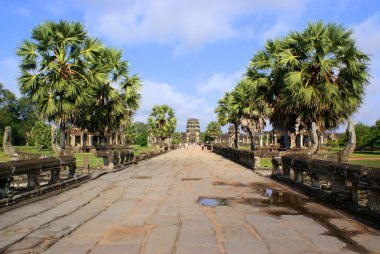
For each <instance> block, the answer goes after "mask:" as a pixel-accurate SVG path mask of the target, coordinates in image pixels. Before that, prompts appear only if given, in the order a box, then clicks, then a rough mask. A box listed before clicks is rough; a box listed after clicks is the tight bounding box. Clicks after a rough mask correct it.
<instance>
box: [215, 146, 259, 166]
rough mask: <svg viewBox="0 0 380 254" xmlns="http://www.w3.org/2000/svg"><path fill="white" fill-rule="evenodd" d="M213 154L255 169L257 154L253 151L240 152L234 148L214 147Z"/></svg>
mask: <svg viewBox="0 0 380 254" xmlns="http://www.w3.org/2000/svg"><path fill="white" fill-rule="evenodd" d="M213 152H215V153H217V154H219V155H221V156H223V157H225V158H227V159H230V160H232V161H235V162H237V163H239V164H241V165H244V166H246V167H249V168H252V169H253V168H254V166H255V153H254V152H253V151H249V150H239V149H236V148H232V147H222V146H213ZM256 164H257V162H256Z"/></svg>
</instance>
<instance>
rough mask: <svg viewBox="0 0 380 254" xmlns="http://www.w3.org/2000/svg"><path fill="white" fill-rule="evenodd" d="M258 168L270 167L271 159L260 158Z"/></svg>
mask: <svg viewBox="0 0 380 254" xmlns="http://www.w3.org/2000/svg"><path fill="white" fill-rule="evenodd" d="M260 167H268V168H271V167H272V158H260Z"/></svg>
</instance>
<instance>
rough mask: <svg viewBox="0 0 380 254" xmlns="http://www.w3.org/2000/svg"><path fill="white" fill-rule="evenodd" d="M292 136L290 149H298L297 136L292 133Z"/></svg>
mask: <svg viewBox="0 0 380 254" xmlns="http://www.w3.org/2000/svg"><path fill="white" fill-rule="evenodd" d="M289 136H290V148H296V147H297V145H296V136H295V135H294V134H293V133H292V134H290V135H289Z"/></svg>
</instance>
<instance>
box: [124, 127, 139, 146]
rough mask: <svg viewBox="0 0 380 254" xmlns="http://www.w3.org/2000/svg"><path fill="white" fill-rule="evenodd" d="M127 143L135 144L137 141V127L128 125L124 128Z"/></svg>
mask: <svg viewBox="0 0 380 254" xmlns="http://www.w3.org/2000/svg"><path fill="white" fill-rule="evenodd" d="M124 135H125V142H126V143H127V144H135V143H136V140H137V131H136V127H135V125H132V124H131V125H127V126H126V127H125V128H124Z"/></svg>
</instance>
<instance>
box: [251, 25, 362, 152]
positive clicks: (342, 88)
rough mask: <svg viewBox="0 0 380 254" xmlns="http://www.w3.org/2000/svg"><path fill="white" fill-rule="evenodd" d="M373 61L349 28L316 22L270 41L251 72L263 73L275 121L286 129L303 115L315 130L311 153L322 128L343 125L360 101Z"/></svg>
mask: <svg viewBox="0 0 380 254" xmlns="http://www.w3.org/2000/svg"><path fill="white" fill-rule="evenodd" d="M368 60H369V58H368V56H367V55H365V54H364V53H363V52H361V51H360V50H358V49H357V47H356V45H355V41H354V40H353V38H352V32H351V31H350V30H346V29H345V28H344V27H342V26H341V25H336V24H333V23H329V24H324V23H323V22H316V23H312V24H309V25H308V27H307V28H306V29H305V30H304V31H303V32H301V33H298V32H291V33H289V35H288V36H287V37H285V38H284V39H283V40H274V41H271V40H269V41H268V42H267V43H266V47H265V50H263V51H260V52H258V53H257V54H256V55H255V56H254V57H253V59H252V61H251V62H250V66H249V69H248V70H247V76H248V77H249V78H251V79H253V78H254V77H255V75H257V74H262V75H263V76H264V82H260V83H261V84H262V85H260V86H259V87H260V89H262V90H263V91H264V92H262V94H264V95H265V97H264V99H265V100H266V101H267V103H268V105H269V106H270V108H271V109H272V114H271V118H270V120H271V123H272V124H273V126H274V127H277V128H279V129H282V130H284V131H285V132H286V133H287V130H289V129H290V126H292V125H293V124H294V122H295V120H296V119H297V118H298V117H300V119H301V122H302V123H303V124H304V125H307V126H308V129H309V130H310V132H311V133H310V134H311V135H310V136H311V138H312V139H311V141H312V147H311V149H310V151H309V153H314V152H316V150H317V148H318V140H317V129H319V133H323V132H324V130H326V129H330V128H334V127H336V126H338V125H339V124H340V123H342V122H343V121H345V120H346V119H348V118H349V117H350V116H351V115H352V114H353V113H354V112H355V111H356V110H357V108H358V107H359V105H360V104H361V102H362V98H363V96H364V85H365V84H367V82H368V67H367V63H368Z"/></svg>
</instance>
